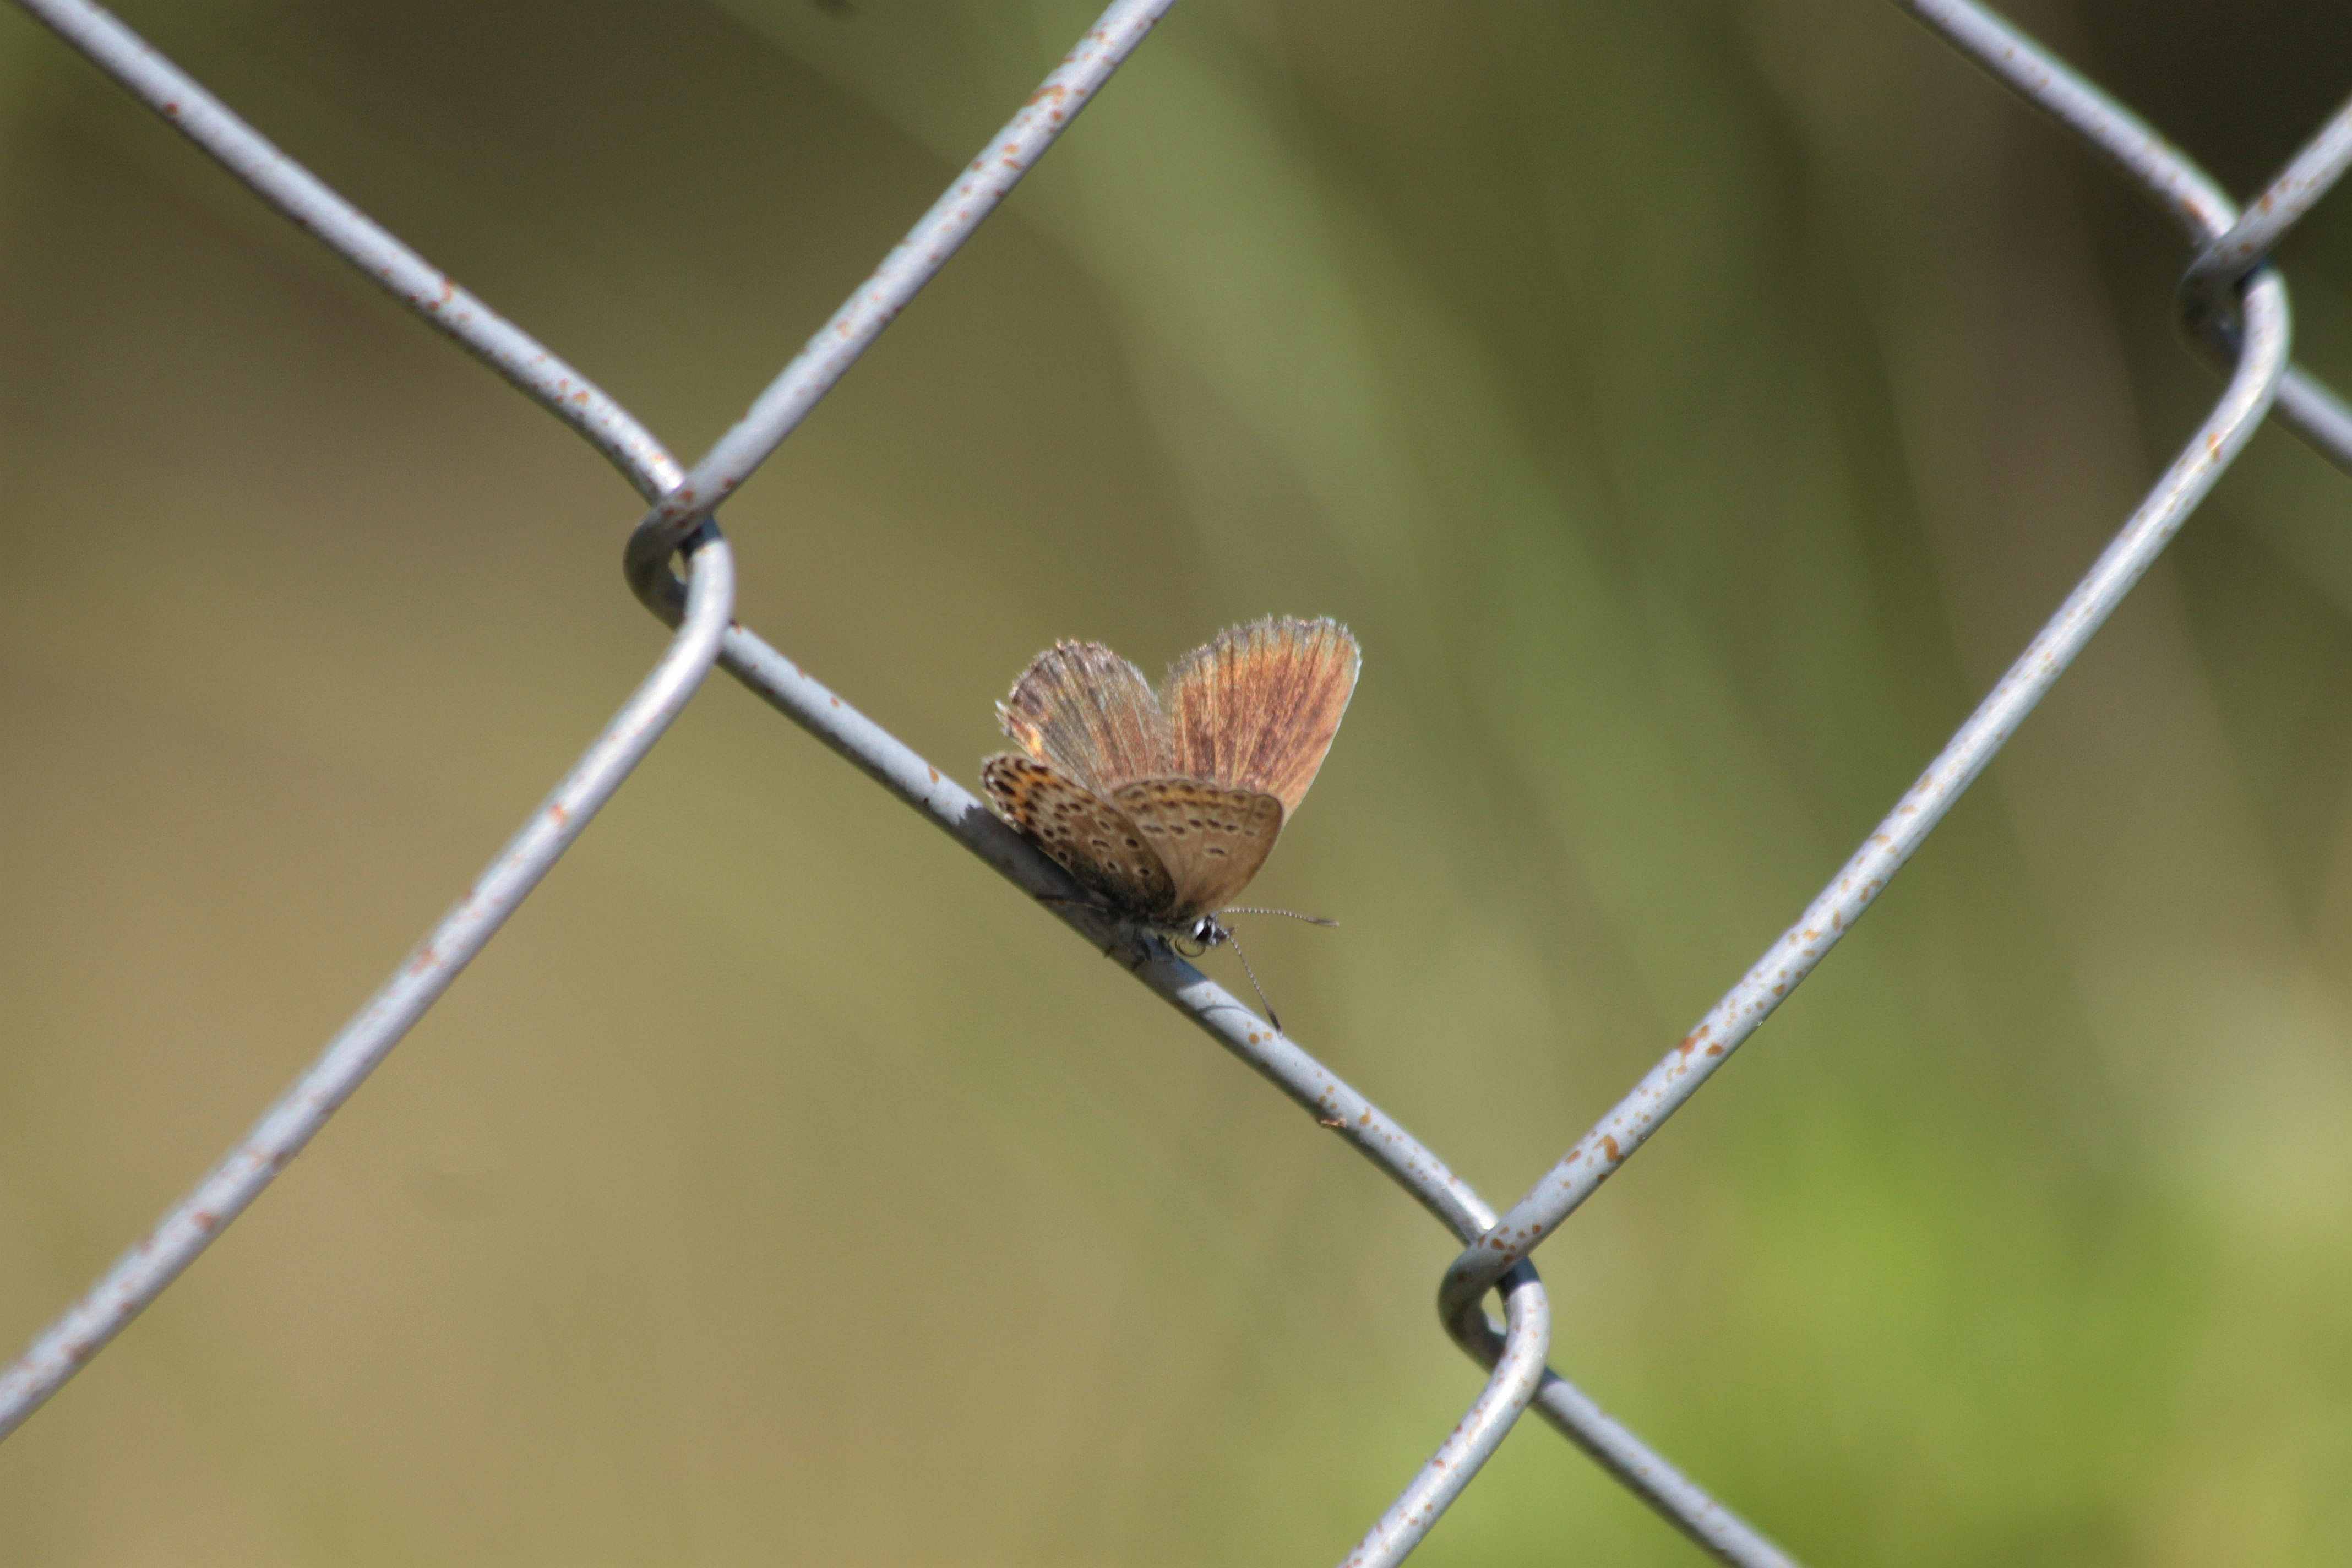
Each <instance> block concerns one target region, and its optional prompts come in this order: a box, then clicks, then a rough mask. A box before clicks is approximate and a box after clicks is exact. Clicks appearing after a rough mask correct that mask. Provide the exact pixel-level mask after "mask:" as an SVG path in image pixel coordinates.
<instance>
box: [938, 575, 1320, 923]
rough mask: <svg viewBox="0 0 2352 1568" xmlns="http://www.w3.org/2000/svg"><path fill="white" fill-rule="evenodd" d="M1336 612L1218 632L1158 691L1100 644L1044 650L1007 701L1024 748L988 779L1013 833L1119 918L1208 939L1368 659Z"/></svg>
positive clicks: (1002, 755)
mask: <svg viewBox="0 0 2352 1568" xmlns="http://www.w3.org/2000/svg"><path fill="white" fill-rule="evenodd" d="M1360 662H1361V660H1360V655H1359V653H1358V651H1357V647H1356V639H1355V638H1354V637H1351V636H1350V635H1349V632H1348V629H1347V628H1346V627H1345V626H1340V625H1339V623H1338V622H1336V621H1330V620H1315V621H1301V620H1294V619H1288V618H1284V619H1267V620H1262V621H1255V622H1252V623H1251V624H1249V625H1247V626H1234V627H1232V628H1230V629H1228V630H1226V631H1223V632H1221V633H1219V634H1218V635H1217V637H1215V638H1213V639H1212V640H1211V641H1210V642H1209V643H1208V644H1207V645H1206V646H1204V647H1200V648H1196V649H1194V650H1193V651H1192V653H1190V654H1187V655H1186V656H1185V657H1184V658H1181V659H1179V660H1177V662H1176V664H1175V665H1174V666H1173V667H1172V668H1171V669H1170V670H1169V672H1168V676H1167V679H1165V680H1164V681H1163V682H1162V683H1161V689H1160V692H1159V693H1157V694H1155V693H1154V692H1153V691H1152V689H1151V687H1150V683H1149V682H1148V681H1146V680H1145V679H1144V678H1143V672H1142V671H1140V670H1139V669H1137V668H1135V666H1133V665H1132V664H1129V663H1128V662H1127V660H1125V659H1123V658H1119V657H1118V655H1117V654H1115V653H1113V652H1111V651H1110V649H1108V648H1107V647H1103V646H1102V645H1101V644H1100V643H1086V642H1064V643H1057V644H1055V646H1054V647H1050V648H1048V649H1046V650H1045V652H1044V653H1041V654H1039V655H1038V656H1037V657H1036V658H1034V659H1033V660H1031V661H1030V665H1029V668H1027V669H1026V670H1025V671H1024V672H1023V674H1022V676H1021V679H1019V680H1018V681H1017V682H1015V683H1014V685H1013V692H1012V695H1011V696H1010V697H1008V698H1006V700H1004V701H1003V702H1001V703H999V704H997V716H998V718H999V720H1000V721H1002V722H1003V726H1004V732H1005V734H1006V735H1008V736H1010V737H1011V738H1012V739H1013V741H1014V742H1016V743H1017V744H1019V745H1020V746H1021V748H1022V751H1021V752H999V753H998V754H997V755H995V756H992V757H991V758H989V759H988V760H987V762H986V763H983V764H982V768H981V778H982V784H984V785H985V786H986V788H987V791H988V797H989V802H990V804H991V805H992V806H994V808H995V810H996V813H997V815H998V816H1002V817H1003V818H1004V820H1005V821H1007V822H1009V823H1011V824H1012V825H1013V826H1014V827H1017V828H1019V829H1020V830H1021V831H1022V832H1023V833H1024V834H1026V835H1027V836H1028V837H1030V838H1031V839H1033V840H1034V842H1035V843H1036V844H1037V845H1038V847H1040V848H1042V849H1044V850H1045V853H1046V854H1047V855H1049V856H1051V857H1052V858H1054V860H1055V862H1056V863H1057V864H1059V865H1060V866H1061V867H1062V868H1064V869H1065V870H1066V871H1068V872H1069V873H1070V875H1071V876H1072V877H1074V878H1076V879H1077V881H1078V882H1079V883H1080V884H1081V885H1083V886H1084V887H1085V888H1086V889H1087V890H1088V891H1089V892H1090V893H1092V894H1094V895H1095V896H1096V897H1097V898H1098V899H1100V900H1102V901H1103V903H1104V905H1105V906H1106V907H1107V908H1108V910H1110V911H1111V912H1113V913H1115V914H1117V915H1118V916H1120V917H1121V918H1122V919H1126V920H1129V921H1134V922H1136V923H1138V924H1140V925H1145V926H1149V927H1151V928H1153V929H1155V930H1158V931H1169V932H1173V933H1176V934H1177V935H1178V936H1179V937H1180V938H1181V939H1183V940H1185V941H1188V942H1192V943H1197V944H1199V945H1200V946H1202V947H1207V946H1213V945H1214V944H1215V943H1217V942H1221V941H1223V939H1224V937H1225V935H1226V932H1225V930H1224V928H1223V926H1222V925H1220V924H1219V923H1218V921H1217V919H1216V915H1217V912H1218V911H1219V910H1222V909H1223V908H1224V907H1225V905H1226V903H1227V902H1228V900H1231V899H1233V898H1234V896H1235V895H1236V894H1238V893H1239V892H1240V891H1241V890H1242V889H1243V888H1244V887H1245V886H1246V885H1247V884H1248V882H1249V880H1250V879H1251V878H1253V877H1255V875H1256V874H1257V871H1258V868H1259V867H1261V866H1263V865H1264V864H1265V858H1266V856H1267V855H1268V854H1269V853H1270V852H1271V851H1272V850H1273V848H1274V841H1275V839H1276V837H1279V836H1280V834H1281V832H1282V827H1283V824H1284V823H1285V822H1286V821H1287V820H1288V819H1289V816H1290V814H1291V813H1292V812H1294V811H1296V810H1297V807H1298V803H1299V801H1300V800H1301V799H1303V798H1304V797H1305V796H1306V794H1307V786H1308V785H1309V784H1312V783H1314V780H1315V774H1316V772H1317V770H1318V769H1319V768H1320V767H1321V766H1322V764H1323V757H1324V754H1325V753H1326V752H1328V751H1329V750H1330V747H1331V739H1332V737H1333V735H1335V734H1336V733H1337V732H1338V731H1339V720H1340V717H1341V715H1342V714H1344V713H1345V712H1346V710H1347V706H1348V699H1349V696H1350V695H1351V694H1352V693H1353V692H1354V690H1355V685H1356V673H1357V669H1358V668H1359V665H1360Z"/></svg>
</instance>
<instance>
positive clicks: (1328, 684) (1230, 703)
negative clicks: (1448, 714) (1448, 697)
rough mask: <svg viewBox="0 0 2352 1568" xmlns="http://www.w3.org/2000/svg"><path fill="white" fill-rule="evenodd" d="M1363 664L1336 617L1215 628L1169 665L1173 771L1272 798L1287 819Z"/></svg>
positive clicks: (1319, 763) (1324, 749)
mask: <svg viewBox="0 0 2352 1568" xmlns="http://www.w3.org/2000/svg"><path fill="white" fill-rule="evenodd" d="M1361 663H1362V656H1361V655H1360V653H1359V652H1358V651H1357V648H1356V639H1355V637H1352V636H1351V635H1349V631H1348V628H1347V627H1345V626H1341V625H1340V624H1339V622H1337V621H1334V620H1328V619H1323V620H1313V621H1301V620H1294V619H1292V618H1290V617H1287V616H1285V617H1282V618H1279V619H1276V618H1273V617H1268V618H1267V619H1265V620H1262V621H1253V622H1251V623H1250V624H1249V625H1247V626H1234V627H1231V628H1229V629H1227V630H1225V631H1222V632H1219V633H1218V634H1217V635H1216V637H1215V638H1213V640H1212V641H1211V642H1210V643H1209V644H1208V646H1207V647H1201V648H1196V649H1194V650H1193V651H1192V652H1191V653H1188V654H1186V655H1185V656H1184V657H1183V658H1181V659H1178V660H1177V661H1176V663H1175V665H1174V667H1173V668H1171V669H1170V670H1169V671H1168V679H1167V681H1166V683H1165V687H1164V695H1163V699H1162V700H1164V702H1165V703H1166V705H1167V712H1168V719H1169V721H1170V723H1171V727H1172V729H1173V731H1174V733H1173V737H1172V739H1173V743H1174V749H1175V766H1174V767H1173V768H1171V769H1170V770H1169V771H1170V772H1171V773H1180V774H1183V775H1185V776H1188V777H1191V778H1196V779H1204V780H1206V781H1208V782H1209V783H1211V784H1218V785H1222V786H1223V787H1224V788H1226V789H1229V790H1246V791H1252V792H1256V793H1260V794H1265V795H1273V796H1274V797H1275V798H1276V799H1277V800H1279V801H1280V802H1281V803H1282V809H1283V813H1284V815H1285V816H1288V814H1290V813H1291V812H1294V811H1296V810H1297V809H1298V803H1299V802H1300V801H1301V800H1303V799H1305V798H1306V795H1307V785H1309V784H1313V783H1314V782H1315V774H1316V772H1317V770H1318V769H1319V768H1321V767H1322V765H1323V755H1324V753H1325V752H1328V751H1329V750H1330V749H1331V738H1332V737H1333V736H1334V735H1336V734H1338V733H1339V719H1340V716H1341V715H1342V714H1344V713H1346V712H1347V710H1348V699H1349V697H1350V696H1351V695H1353V693H1354V692H1355V689H1356V671H1357V668H1358V667H1359V666H1360V664H1361ZM1253 869H1255V868H1253Z"/></svg>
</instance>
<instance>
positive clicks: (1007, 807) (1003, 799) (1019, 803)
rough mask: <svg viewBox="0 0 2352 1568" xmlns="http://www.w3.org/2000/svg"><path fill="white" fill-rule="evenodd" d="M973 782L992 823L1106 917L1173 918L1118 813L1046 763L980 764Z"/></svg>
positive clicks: (1170, 890)
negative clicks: (1100, 904) (1010, 832)
mask: <svg viewBox="0 0 2352 1568" xmlns="http://www.w3.org/2000/svg"><path fill="white" fill-rule="evenodd" d="M980 778H981V783H982V784H983V785H984V786H985V787H986V788H987V790H988V799H989V804H991V805H993V806H994V807H995V808H996V815H997V816H1001V817H1003V818H1004V820H1005V821H1007V822H1009V823H1011V824H1012V825H1013V826H1015V827H1017V828H1019V829H1020V830H1021V831H1022V832H1024V833H1025V834H1027V835H1028V836H1029V837H1031V838H1032V839H1034V840H1035V841H1036V843H1037V845H1038V847H1041V848H1043V849H1044V850H1045V853H1046V854H1048V855H1050V856H1052V857H1053V858H1054V859H1055V862H1056V863H1057V864H1059V865H1060V866H1061V867H1062V868H1063V869H1064V870H1066V871H1067V872H1069V873H1070V875H1071V876H1073V877H1076V879H1078V880H1079V881H1080V882H1082V883H1084V884H1085V885H1086V886H1087V887H1088V888H1091V889H1094V890H1095V891H1096V892H1097V893H1099V894H1101V895H1102V896H1103V898H1104V899H1105V900H1108V902H1109V903H1110V905H1111V907H1112V908H1113V909H1115V910H1118V912H1119V913H1121V914H1123V915H1127V916H1129V917H1131V918H1133V919H1137V920H1143V921H1150V922H1152V923H1154V924H1165V923H1168V921H1170V920H1171V918H1172V915H1173V911H1174V910H1175V909H1176V885H1175V882H1174V881H1173V880H1172V879H1171V878H1170V876H1169V873H1168V868H1167V866H1166V865H1165V864H1164V863H1163V862H1162V861H1161V859H1160V856H1159V855H1158V854H1157V853H1156V852H1155V850H1154V848H1153V846H1152V842H1151V841H1150V840H1147V838H1146V837H1145V836H1144V835H1143V833H1142V832H1141V831H1140V829H1139V827H1138V826H1137V825H1136V824H1135V823H1133V822H1131V821H1129V819H1128V817H1127V816H1126V814H1125V813H1123V812H1121V811H1120V810H1119V808H1118V806H1116V805H1112V804H1111V803H1110V802H1109V801H1107V800H1105V799H1103V798H1102V797H1101V796H1100V795H1096V794H1095V793H1094V792H1093V791H1092V790H1089V789H1087V787H1086V786H1085V785H1083V784H1079V783H1078V782H1077V781H1076V780H1075V779H1073V778H1071V777H1070V776H1069V774H1067V773H1063V772H1062V771H1061V770H1059V769H1058V768H1055V767H1054V766H1053V765H1051V764H1050V763H1041V762H1039V761H1037V760H1036V759H1035V758H1034V757H1023V756H1016V755H1014V754H1013V752H998V753H997V754H996V755H994V756H992V757H991V758H989V759H988V761H986V762H984V763H982V764H981V766H980ZM1268 842H1269V843H1271V840H1269V841H1268ZM1261 858H1263V857H1261ZM1253 869H1255V868H1253Z"/></svg>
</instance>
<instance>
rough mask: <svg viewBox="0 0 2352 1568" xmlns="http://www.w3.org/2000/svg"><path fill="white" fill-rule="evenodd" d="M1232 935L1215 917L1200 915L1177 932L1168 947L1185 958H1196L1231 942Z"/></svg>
mask: <svg viewBox="0 0 2352 1568" xmlns="http://www.w3.org/2000/svg"><path fill="white" fill-rule="evenodd" d="M1233 935H1234V933H1233V932H1232V931H1227V930H1226V929H1225V927H1224V925H1223V922H1222V921H1219V920H1218V919H1217V917H1216V916H1214V915H1202V917H1201V918H1200V919H1198V920H1196V921H1193V922H1192V924H1190V925H1188V926H1185V927H1183V928H1181V930H1179V931H1177V932H1176V934H1175V935H1174V936H1173V937H1171V939H1170V945H1171V946H1172V947H1174V948H1175V950H1176V951H1177V952H1181V953H1182V954H1183V955H1184V956H1185V957H1187V958H1198V957H1200V956H1201V955H1202V953H1204V952H1208V951H1209V950H1210V949H1211V948H1213V947H1215V946H1217V945H1218V944H1219V943H1221V942H1230V941H1232V940H1233ZM1236 951H1238V950H1236Z"/></svg>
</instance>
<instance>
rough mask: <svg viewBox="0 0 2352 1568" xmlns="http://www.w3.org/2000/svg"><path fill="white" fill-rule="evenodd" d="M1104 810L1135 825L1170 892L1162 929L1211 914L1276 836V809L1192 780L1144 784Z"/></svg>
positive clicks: (1250, 873) (1272, 801)
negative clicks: (1115, 808) (1170, 886)
mask: <svg viewBox="0 0 2352 1568" xmlns="http://www.w3.org/2000/svg"><path fill="white" fill-rule="evenodd" d="M1111 802H1112V804H1113V805H1117V806H1118V809H1119V810H1120V811H1121V812H1122V813H1123V814H1125V816H1126V817H1127V820H1128V821H1129V822H1131V823H1133V824H1134V825H1135V828H1136V831H1137V832H1138V833H1139V834H1140V835H1141V836H1142V837H1143V840H1144V842H1145V843H1147V844H1149V845H1150V847H1151V848H1152V850H1153V851H1154V852H1155V853H1157V854H1158V856H1159V857H1160V864H1161V865H1162V866H1164V867H1166V868H1168V871H1167V874H1168V876H1169V878H1170V879H1171V882H1172V883H1173V885H1174V898H1173V900H1172V901H1171V904H1170V906H1169V909H1168V913H1167V922H1168V923H1169V924H1171V925H1182V924H1185V923H1186V922H1188V921H1191V920H1192V918H1193V917H1194V916H1196V915H1205V914H1214V913H1215V912H1216V911H1217V910H1221V909H1223V908H1224V907H1225V905H1227V904H1228V903H1230V902H1232V901H1233V900H1234V896H1235V895H1236V894H1238V893H1239V892H1240V891H1241V890H1242V889H1243V888H1244V887H1246V886H1247V885H1248V884H1249V879H1251V878H1252V877H1255V876H1256V875H1257V868H1259V867H1260V866H1263V865H1265V858H1266V855H1267V853H1268V852H1269V851H1271V850H1272V849H1273V848H1274V840H1275V837H1276V835H1278V834H1280V833H1281V831H1282V802H1280V801H1278V800H1276V798H1275V797H1274V796H1272V795H1260V794H1258V793H1257V792H1255V790H1233V789H1219V788H1218V787H1217V786H1216V785H1214V784H1202V783H1201V782H1200V781H1199V780H1198V779H1145V780H1143V781H1141V782H1140V783H1138V784H1129V785H1128V786H1127V787H1126V788H1124V789H1122V790H1120V791H1119V792H1118V794H1116V795H1113V796H1111Z"/></svg>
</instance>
